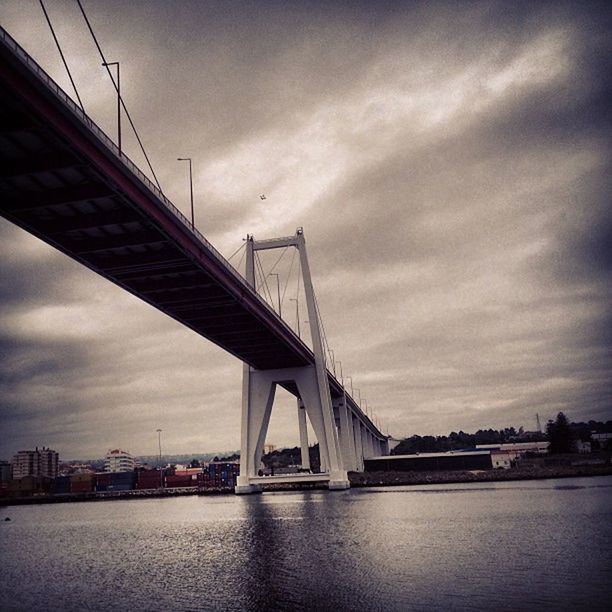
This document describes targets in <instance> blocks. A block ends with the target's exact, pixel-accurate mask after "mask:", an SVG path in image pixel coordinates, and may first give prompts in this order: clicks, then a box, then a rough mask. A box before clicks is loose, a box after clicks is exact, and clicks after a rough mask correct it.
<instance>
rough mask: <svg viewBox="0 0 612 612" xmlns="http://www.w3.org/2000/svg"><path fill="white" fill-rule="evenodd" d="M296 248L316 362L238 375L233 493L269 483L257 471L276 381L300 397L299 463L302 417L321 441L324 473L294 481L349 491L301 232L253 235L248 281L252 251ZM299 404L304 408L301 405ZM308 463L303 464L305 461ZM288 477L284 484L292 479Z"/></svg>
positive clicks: (305, 442)
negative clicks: (267, 237) (238, 414)
mask: <svg viewBox="0 0 612 612" xmlns="http://www.w3.org/2000/svg"><path fill="white" fill-rule="evenodd" d="M287 246H293V247H295V248H297V250H298V253H299V256H300V263H301V270H302V280H303V284H304V292H305V295H306V305H307V308H308V319H309V324H310V335H311V338H312V344H313V353H314V365H306V366H302V367H297V368H295V367H294V368H280V369H272V370H256V369H254V368H252V367H250V366H249V365H248V364H244V365H243V375H242V430H241V448H240V476H239V477H238V483H237V485H236V493H237V494H244V493H254V492H257V491H258V490H260V485H261V483H262V482H273V481H272V479H271V477H267V478H265V477H260V476H259V475H258V470H259V466H260V462H261V456H262V451H263V445H264V442H265V439H266V433H267V431H268V425H269V423H270V415H271V412H272V405H273V403H274V394H275V390H276V385H278V384H280V385H282V386H283V387H285V388H286V389H289V390H290V391H291V392H293V393H294V394H295V395H296V396H297V398H298V422H299V426H300V447H301V451H302V465H303V467H309V463H310V461H309V459H307V456H308V436H307V432H306V415H308V419H309V420H310V423H311V425H312V428H313V429H314V432H315V435H316V436H317V440H318V442H319V453H320V459H321V467H322V469H323V468H324V472H323V473H322V474H296V475H294V476H295V477H294V481H295V482H308V481H321V480H323V481H327V482H328V486H329V488H330V489H348V488H349V487H350V483H349V480H348V475H347V471H346V468H345V461H344V459H345V457H344V456H343V452H341V448H340V442H339V440H338V437H339V436H338V430H337V429H336V425H337V423H336V419H335V418H334V408H333V406H332V400H331V395H330V391H329V382H328V378H327V368H326V365H325V357H324V352H323V342H322V339H321V329H320V325H319V317H318V313H317V309H316V303H315V297H314V290H313V286H312V279H311V276H310V268H309V265H308V258H307V256H306V242H305V240H304V234H303V233H302V231H301V230H298V231H297V232H296V234H295V236H290V237H288V238H279V239H274V240H263V241H261V242H257V241H255V240H254V239H253V237H252V236H249V237H247V244H246V280H247V282H248V283H249V284H250V285H251V287H253V288H255V258H254V255H255V251H257V250H266V249H276V248H284V247H287ZM302 406H303V408H302ZM306 462H307V464H308V465H307V466H306V465H304V463H306ZM291 481H292V479H291V478H289V477H286V478H283V482H291Z"/></svg>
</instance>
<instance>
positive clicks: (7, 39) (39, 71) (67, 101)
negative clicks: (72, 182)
mask: <svg viewBox="0 0 612 612" xmlns="http://www.w3.org/2000/svg"><path fill="white" fill-rule="evenodd" d="M0 40H2V42H3V43H4V44H5V45H6V46H7V47H9V48H10V49H11V50H12V51H13V52H14V53H15V54H16V55H17V56H18V57H19V58H20V59H21V60H22V61H23V62H24V63H25V64H26V65H27V66H28V68H30V70H31V71H32V72H33V73H35V74H36V76H37V77H38V78H39V79H40V80H41V81H43V82H44V84H45V85H46V86H47V88H48V89H49V90H50V91H51V92H52V93H53V94H54V95H55V96H56V97H57V99H58V100H59V101H60V102H62V103H63V104H64V105H65V106H66V107H67V108H68V109H69V110H70V111H71V112H72V114H73V115H75V117H76V118H78V119H79V120H80V121H81V122H82V123H84V124H85V125H86V126H87V128H88V129H89V130H90V131H91V132H93V133H94V134H95V135H96V137H97V138H98V139H99V140H101V141H102V142H103V143H104V145H105V146H106V147H107V148H108V149H109V150H110V152H111V153H113V155H114V156H115V157H116V159H117V161H119V162H121V163H123V164H124V165H125V166H126V167H127V168H128V169H129V170H130V172H132V173H133V174H134V175H136V177H137V178H138V179H139V180H140V181H141V182H142V183H143V184H144V185H145V186H146V187H147V189H149V191H151V193H152V194H153V195H154V196H155V197H156V198H157V199H158V200H159V201H160V202H161V203H162V204H163V205H164V206H165V207H166V208H167V209H168V210H170V211H171V212H172V213H173V214H174V215H175V216H176V217H177V218H178V219H179V220H180V221H181V222H182V224H183V225H184V226H185V228H186V229H187V230H189V231H190V232H191V233H192V234H194V235H195V236H196V237H197V238H198V240H200V242H201V243H202V244H203V245H204V246H205V247H206V248H207V249H208V250H209V251H210V252H211V253H212V254H213V256H214V257H215V259H217V260H218V262H219V263H220V264H221V265H222V266H224V267H225V268H226V269H227V270H228V271H229V272H230V273H231V274H232V275H233V276H234V277H235V278H236V280H237V281H238V282H240V283H241V284H242V285H244V287H245V288H246V289H248V290H250V291H252V292H253V294H254V295H255V297H256V298H257V299H258V300H259V301H260V302H261V303H262V305H263V306H265V307H266V308H267V309H268V310H269V311H270V313H271V314H273V315H275V316H276V318H277V319H279V321H280V322H281V323H282V324H283V325H284V326H285V327H286V328H287V330H289V331H290V332H292V333H293V335H294V336H295V337H296V339H297V340H298V341H299V342H301V340H300V339H299V338H298V336H297V334H295V332H293V330H292V329H291V327H289V326H288V325H287V324H286V323H285V321H284V320H283V319H282V317H280V316H279V315H278V313H277V312H276V311H275V310H274V309H273V308H270V305H269V304H268V303H267V302H266V301H265V300H264V299H263V298H262V297H261V296H260V295H259V294H258V293H257V292H255V291H253V289H252V287H251V286H250V285H249V284H248V283H247V282H246V280H245V279H244V277H243V276H242V275H241V274H240V272H238V271H237V270H236V268H234V266H232V264H230V263H229V261H227V259H225V257H224V256H223V255H222V254H221V253H220V252H219V251H218V250H217V249H216V248H215V247H214V246H213V245H212V244H211V243H210V242H209V241H208V240H207V239H206V238H205V237H204V236H203V235H202V234H201V233H200V231H199V230H198V229H196V228H192V227H191V222H190V221H189V220H188V219H187V217H185V215H183V213H182V212H181V211H180V210H179V209H178V208H177V207H176V206H175V205H174V204H173V203H172V202H171V201H170V200H169V199H168V198H167V197H166V196H165V195H164V193H163V192H162V191H161V189H159V187H157V185H155V184H154V183H153V182H152V181H151V179H150V178H149V177H148V176H147V175H146V174H145V173H144V172H143V171H142V170H140V168H139V167H138V166H137V165H136V164H135V163H134V162H133V161H132V160H131V159H130V158H129V157H128V156H127V155H126V154H125V153H123V152H120V151H119V147H117V145H116V144H115V143H114V142H113V141H112V140H111V139H110V138H109V137H108V136H107V135H106V134H105V132H104V131H103V130H102V129H101V128H100V127H99V126H98V125H97V124H96V122H95V121H93V119H91V117H89V115H87V113H85V112H84V111H83V109H81V107H80V106H78V105H77V104H76V102H75V101H74V100H73V99H72V98H71V97H70V96H69V95H68V94H67V93H66V92H65V91H64V90H63V89H62V88H61V87H60V86H59V85H58V84H57V83H56V82H55V81H54V80H53V79H52V78H51V76H49V74H48V73H47V72H46V71H45V70H44V69H43V68H42V67H41V66H40V65H39V64H38V63H37V62H36V60H34V58H32V56H30V55H29V54H28V52H27V51H25V49H23V47H21V45H19V43H18V42H17V41H16V40H15V39H14V38H13V37H12V36H11V35H10V34H9V33H8V32H7V31H6V30H5V29H4V28H2V27H1V26H0ZM304 346H306V345H304ZM306 348H308V347H306Z"/></svg>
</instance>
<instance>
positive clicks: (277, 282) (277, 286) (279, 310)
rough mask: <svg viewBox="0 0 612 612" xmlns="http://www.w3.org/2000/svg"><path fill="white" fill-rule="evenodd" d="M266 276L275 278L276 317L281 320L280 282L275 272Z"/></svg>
mask: <svg viewBox="0 0 612 612" xmlns="http://www.w3.org/2000/svg"><path fill="white" fill-rule="evenodd" d="M268 276H276V291H277V293H278V316H279V317H281V318H282V314H281V301H280V280H279V274H278V273H277V272H270V274H268Z"/></svg>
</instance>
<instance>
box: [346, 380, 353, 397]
mask: <svg viewBox="0 0 612 612" xmlns="http://www.w3.org/2000/svg"><path fill="white" fill-rule="evenodd" d="M346 378H347V379H348V380H350V381H351V397H353V395H354V391H353V378H352V377H351V376H347V377H346Z"/></svg>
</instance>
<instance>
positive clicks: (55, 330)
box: [0, 0, 612, 458]
mask: <svg viewBox="0 0 612 612" xmlns="http://www.w3.org/2000/svg"><path fill="white" fill-rule="evenodd" d="M45 4H46V6H47V8H48V10H49V13H50V16H51V19H52V20H53V22H54V24H55V26H56V28H57V33H58V36H59V39H60V41H61V42H62V44H63V46H64V50H65V53H66V55H67V57H68V61H69V64H70V67H71V69H72V70H73V73H74V75H75V80H76V82H77V86H78V88H79V91H80V93H81V97H82V98H83V102H84V104H85V108H86V110H87V112H88V113H89V114H90V115H91V116H92V117H93V118H94V120H95V121H97V122H98V123H99V124H100V125H101V126H102V127H103V129H104V130H105V131H107V133H108V134H109V135H111V136H113V137H114V135H115V133H116V124H115V115H114V112H115V107H114V97H113V96H114V92H113V89H112V86H111V85H110V83H109V81H108V77H107V76H106V74H105V72H104V71H103V69H102V68H101V66H100V61H99V58H98V56H97V54H96V50H95V47H94V46H93V43H92V41H91V39H90V38H88V36H89V35H88V32H87V30H86V26H85V24H84V22H83V19H82V16H81V15H80V13H79V11H78V6H77V5H76V3H75V2H67V1H66V2H58V1H52V0H46V2H45ZM83 4H84V6H85V9H86V10H87V12H88V15H89V18H90V20H91V22H92V25H93V27H94V29H95V30H96V33H97V35H98V37H99V40H100V42H101V45H102V47H103V49H104V51H105V54H106V56H107V59H108V60H109V61H117V60H118V61H120V62H121V81H122V93H123V96H124V98H125V100H126V103H127V105H128V107H129V109H130V112H131V114H132V116H133V117H134V120H135V122H136V124H137V126H138V128H139V131H140V133H141V135H142V138H143V140H144V142H145V145H146V146H147V149H148V152H149V156H150V158H151V159H152V162H153V165H154V167H155V169H156V173H157V174H158V176H159V179H160V182H161V185H162V187H163V189H164V192H165V193H166V194H167V195H168V196H169V197H170V199H171V200H172V201H173V202H174V203H175V204H176V205H177V206H178V207H179V208H181V209H182V210H183V211H184V212H187V211H188V202H189V191H188V188H189V186H188V179H187V168H186V166H185V165H182V164H181V163H180V162H177V161H176V158H177V157H186V156H190V157H192V158H193V159H194V186H195V198H196V222H197V224H198V227H199V228H200V229H201V230H202V231H203V233H204V234H205V235H206V236H207V237H208V238H209V239H210V240H211V242H212V243H213V244H214V245H215V246H217V247H218V248H219V250H221V252H223V253H224V254H225V255H229V254H231V253H232V252H233V251H234V250H235V249H236V248H238V247H240V245H241V242H242V237H244V236H245V235H246V234H247V233H253V234H255V237H256V238H268V237H275V236H283V235H290V234H292V233H294V231H295V228H296V227H298V226H303V227H304V231H305V235H306V239H307V244H308V248H309V258H310V262H311V268H312V271H313V276H314V283H315V288H316V291H317V296H318V301H319V305H320V308H321V311H322V314H323V318H324V322H325V328H326V332H327V336H328V339H329V343H330V345H331V347H332V348H333V350H334V351H335V355H336V358H337V359H339V360H341V362H342V366H343V371H344V374H345V375H351V376H352V381H353V383H354V387H356V388H357V387H358V388H359V389H360V393H361V396H362V397H365V398H366V399H367V402H368V406H369V407H370V408H373V410H374V411H375V413H376V414H377V415H378V417H379V419H380V420H381V421H382V422H383V423H384V427H385V428H387V427H388V429H389V432H390V433H391V434H393V435H395V436H405V435H411V434H414V433H419V434H443V433H448V432H449V431H451V430H459V429H463V430H464V431H474V430H476V429H478V428H488V427H494V428H499V427H506V426H511V425H513V426H515V427H518V426H521V425H522V426H524V427H525V428H526V429H534V428H535V422H536V421H535V415H536V413H539V415H540V418H541V420H542V423H545V422H546V420H547V419H549V418H552V417H554V416H555V415H556V413H557V412H558V411H560V410H562V411H564V412H565V413H566V414H567V415H568V416H569V417H570V418H571V419H572V420H588V419H591V418H592V419H598V420H606V419H610V418H612V382H611V381H612V357H611V353H612V351H611V348H612V333H611V330H612V316H611V309H610V303H611V297H612V286H611V280H612V247H611V245H612V214H611V208H610V193H611V190H610V133H611V126H610V119H611V112H610V108H611V105H610V97H611V96H610V78H609V76H610V74H612V66H611V63H612V61H611V58H612V48H611V47H612V37H611V12H610V9H608V8H606V3H595V2H580V3H578V2H568V3H563V2H552V3H549V4H547V3H544V2H538V3H532V2H525V3H521V2H517V3H508V2H501V1H500V2H465V3H455V2H452V3H448V4H446V3H443V2H435V3H425V2H424V3H416V2H363V3H360V2H308V1H307V0H303V1H300V2H287V1H282V2H280V1H279V2H266V1H261V2H221V1H218V2H217V1H210V2H187V1H178V0H177V1H173V2H169V1H163V2H162V1H146V0H141V1H139V2H120V1H104V2H94V1H93V0H84V2H83ZM0 23H1V24H2V26H3V27H4V28H5V29H7V30H8V31H9V33H11V34H12V36H14V37H15V38H16V39H17V41H18V42H19V43H20V44H21V45H22V46H24V47H25V49H26V50H27V51H28V52H30V53H31V54H32V55H33V56H34V58H35V59H36V60H37V61H39V62H40V63H41V64H42V66H43V67H44V68H45V69H46V70H47V71H48V72H49V73H50V74H51V75H52V76H53V78H54V79H56V80H57V81H58V82H59V83H60V85H61V86H62V87H63V88H64V89H65V90H66V91H68V92H71V90H70V84H69V81H68V79H67V77H66V75H65V73H64V70H63V67H62V64H61V61H60V58H59V55H58V53H57V50H56V49H55V47H54V43H53V40H52V38H51V35H50V32H49V30H48V27H47V25H46V22H45V21H44V17H43V14H42V12H41V10H40V6H39V4H38V2H35V1H34V0H2V2H1V3H0ZM125 146H126V148H127V152H128V154H129V155H130V156H131V157H132V158H133V159H134V160H135V161H136V163H138V165H140V167H142V168H144V162H143V160H142V159H141V157H140V156H139V155H138V151H137V149H136V147H135V146H134V142H133V139H130V138H129V137H128V136H127V135H126V144H125ZM262 193H263V194H265V195H266V199H265V200H261V199H260V198H259V194H262ZM288 257H289V256H287V259H288ZM268 263H269V262H268ZM283 266H285V267H284V270H285V271H287V261H286V260H284V261H283V263H282V264H281V266H280V268H282V267H283ZM280 268H279V269H280ZM277 271H278V270H277ZM282 282H284V280H283V281H282ZM272 291H273V295H274V288H273V287H272ZM290 293H291V292H290V291H289V292H288V293H287V295H286V299H285V301H284V302H283V308H284V312H283V314H284V315H285V316H286V318H287V320H288V322H289V323H291V324H292V325H295V318H296V317H295V312H294V308H295V304H294V303H292V302H289V301H288V299H289V296H290ZM0 308H1V317H0V381H1V382H0V384H1V385H2V387H1V395H0V432H1V434H0V436H1V439H0V458H9V457H10V455H11V454H12V453H13V452H14V451H16V450H18V449H20V448H29V447H34V446H35V445H39V446H40V445H48V446H51V447H52V448H55V449H56V450H58V451H59V452H60V455H61V456H62V457H65V458H76V457H98V456H101V455H103V454H104V453H105V452H106V450H107V449H108V448H109V447H115V446H120V447H123V448H125V449H127V450H130V451H131V452H133V453H135V454H152V453H155V452H156V450H157V434H156V433H155V430H156V429H157V428H158V427H159V428H162V429H163V434H162V436H163V438H162V440H163V447H164V448H163V450H164V452H168V453H180V452H205V451H216V450H225V449H236V448H238V447H239V444H240V442H239V440H240V432H239V421H240V377H241V365H240V363H239V362H238V361H236V360H235V359H234V358H232V357H230V356H229V355H226V354H224V353H223V352H222V351H221V350H220V349H218V348H217V347H215V346H213V345H212V344H210V343H209V342H207V341H206V340H204V339H202V338H201V337H199V336H196V335H195V334H193V333H191V332H189V331H188V330H186V329H183V328H182V327H181V326H179V325H178V324H177V323H175V322H174V321H172V320H170V319H168V318H166V317H165V316H163V315H162V314H160V313H159V312H157V311H155V310H154V309H152V308H151V307H149V306H147V305H146V304H144V303H142V302H140V301H138V300H137V299H136V298H134V297H132V296H130V295H128V294H126V293H124V292H122V291H121V290H119V289H118V288H116V287H115V286H114V285H111V284H110V283H108V282H107V281H104V280H102V279H101V278H98V277H96V276H95V275H94V274H93V273H92V272H90V271H88V270H86V269H84V268H81V267H80V266H79V265H77V264H76V263H74V262H73V261H72V260H70V259H68V258H66V257H65V256H63V255H61V254H60V253H58V252H55V251H54V250H53V249H51V248H50V247H47V246H46V245H44V244H43V243H41V242H40V241H38V240H36V239H35V238H33V237H31V236H29V235H28V234H26V233H25V232H23V231H21V230H19V229H17V228H15V227H14V226H12V225H11V224H10V223H8V222H7V221H4V220H0ZM304 312H305V309H304ZM301 319H302V325H303V326H305V325H306V324H305V323H304V322H303V320H304V319H306V317H305V316H304V315H303V313H302V315H301ZM268 441H269V442H271V443H273V444H277V445H280V446H284V445H294V444H297V441H298V434H297V421H296V418H295V404H294V401H293V399H292V398H290V397H287V396H285V395H283V394H280V397H279V402H278V406H277V407H276V410H275V412H274V415H273V419H272V423H271V428H270V432H269V436H268Z"/></svg>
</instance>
